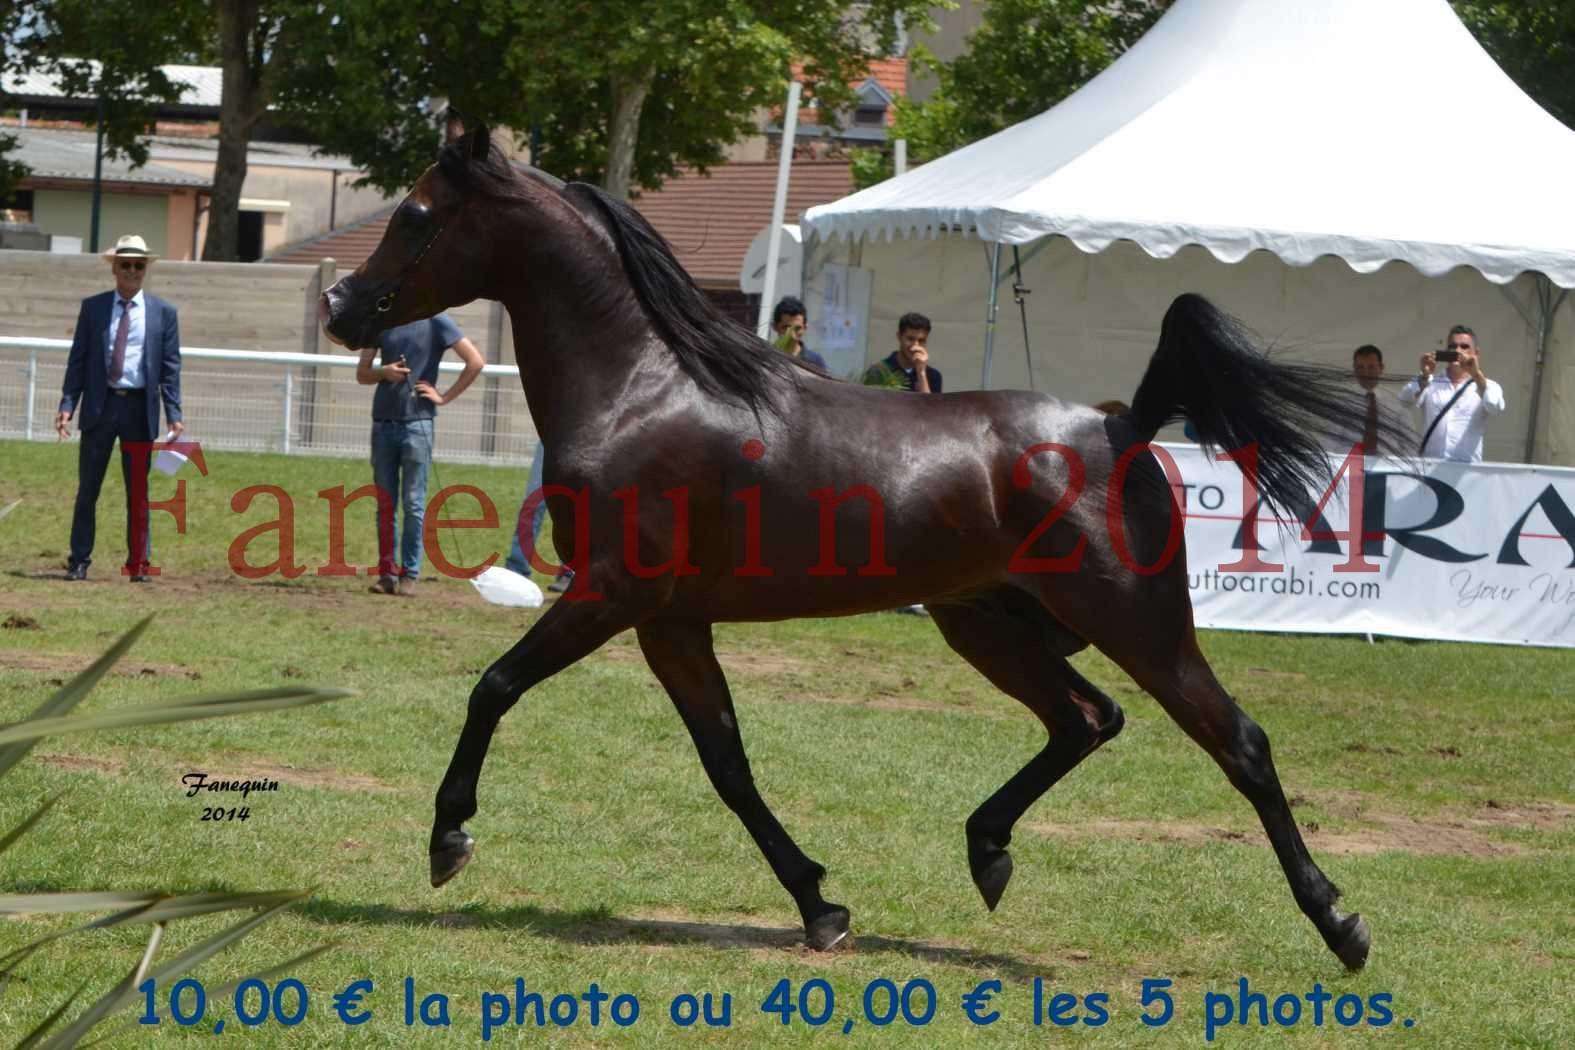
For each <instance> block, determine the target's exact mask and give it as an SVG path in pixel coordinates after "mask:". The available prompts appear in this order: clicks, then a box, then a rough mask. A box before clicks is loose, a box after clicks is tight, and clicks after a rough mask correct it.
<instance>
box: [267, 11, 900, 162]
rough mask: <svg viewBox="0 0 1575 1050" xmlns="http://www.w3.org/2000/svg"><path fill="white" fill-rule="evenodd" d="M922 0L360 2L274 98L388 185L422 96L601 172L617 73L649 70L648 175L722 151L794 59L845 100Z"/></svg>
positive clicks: (553, 156)
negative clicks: (851, 2)
mask: <svg viewBox="0 0 1575 1050" xmlns="http://www.w3.org/2000/svg"><path fill="white" fill-rule="evenodd" d="M456 8H458V9H460V10H461V11H463V14H461V13H458V12H457V11H456ZM925 10H926V5H923V4H920V3H918V2H916V0H881V2H879V3H872V4H868V5H861V6H860V7H859V8H858V9H857V11H858V13H859V14H860V17H857V18H855V17H850V12H849V8H848V6H847V5H846V4H844V3H842V2H840V0H806V2H803V3H799V4H795V5H791V6H790V7H786V8H785V7H782V6H781V5H777V4H771V3H766V2H764V0H724V2H720V3H718V2H716V0H619V2H608V3H597V4H594V5H589V4H560V3H551V2H548V0H462V2H461V3H460V4H457V5H445V6H442V7H431V8H423V7H416V8H411V7H409V6H408V5H405V4H402V3H398V2H395V0H360V2H358V3H353V4H345V5H340V6H339V8H338V17H337V18H336V19H335V22H334V24H333V25H332V26H331V27H329V28H328V29H327V30H326V31H325V32H324V33H323V34H322V35H321V36H320V37H318V38H317V39H315V40H311V41H307V42H305V43H304V45H303V47H304V50H303V52H302V54H301V55H300V56H298V58H299V62H298V65H299V71H298V75H296V76H292V77H291V78H290V79H289V80H288V81H285V82H281V85H280V88H281V94H280V96H279V101H280V103H281V106H282V107H283V108H284V109H285V111H287V112H289V113H292V114H295V115H297V116H298V117H299V118H300V119H301V120H302V121H303V122H304V123H306V124H307V125H308V126H310V127H311V128H312V130H313V132H314V134H315V135H316V136H317V137H318V138H319V140H320V141H321V142H322V143H323V144H324V145H325V146H326V147H327V148H329V149H331V150H334V151H336V152H340V153H343V154H345V155H347V156H349V157H350V158H351V159H353V160H354V161H355V162H356V163H357V164H359V165H362V166H364V167H365V168H366V169H367V171H368V172H369V181H370V182H371V183H373V184H374V185H376V186H378V187H380V188H382V189H385V190H390V191H392V190H395V189H399V188H402V187H405V186H408V185H409V184H410V182H411V181H413V180H414V178H415V177H416V176H417V175H419V174H420V172H421V171H422V170H423V169H424V168H425V167H426V166H427V164H429V163H430V162H431V156H432V150H433V146H434V134H433V132H432V128H431V124H430V122H428V121H426V120H425V118H424V117H423V116H422V101H423V100H424V99H429V98H436V99H447V100H450V101H451V102H452V103H453V104H454V106H455V107H456V108H457V109H458V110H459V111H460V112H461V113H462V114H464V115H465V116H466V117H468V118H471V119H475V120H481V121H485V122H487V123H489V124H492V125H494V126H506V127H510V128H513V129H515V131H516V132H517V133H518V134H520V135H521V136H522V137H528V136H529V135H530V133H531V131H532V130H534V131H535V132H537V134H538V138H539V142H540V145H541V149H540V151H539V153H538V154H537V157H536V160H537V163H538V165H539V166H540V167H542V168H545V169H546V170H548V171H551V172H553V173H554V174H556V175H559V176H562V177H564V178H576V179H584V180H587V181H599V180H600V179H601V176H602V174H603V172H604V170H605V167H606V164H607V151H608V141H609V135H610V130H611V125H612V115H613V107H614V102H615V95H616V87H617V86H618V85H620V84H625V83H632V82H640V81H642V79H643V78H647V77H648V78H649V82H650V93H649V96H648V97H647V98H646V99H645V102H644V105H643V107H642V109H641V113H640V119H639V130H638V134H637V139H636V144H635V152H634V163H633V181H634V182H635V183H637V184H639V185H641V186H644V187H647V188H655V187H657V186H659V185H660V184H661V182H662V180H663V179H665V178H667V177H668V176H670V175H671V174H673V172H674V171H676V170H677V168H678V167H679V166H681V165H693V166H697V167H700V168H704V167H706V166H709V165H713V164H716V163H719V162H720V161H721V160H722V158H723V156H724V154H725V150H726V147H727V146H728V145H729V144H730V143H731V142H733V141H735V140H736V139H737V138H739V137H740V136H742V135H744V134H745V133H747V132H748V131H750V130H751V128H752V120H753V117H754V115H755V114H756V113H757V112H758V111H759V110H760V109H761V108H762V107H767V106H772V105H778V104H780V102H781V100H782V98H783V97H784V95H785V94H786V91H787V82H788V74H789V67H790V63H791V62H793V61H795V60H797V61H800V62H802V64H803V69H804V77H805V79H806V82H807V83H808V84H809V86H810V87H811V90H812V91H813V93H814V94H815V96H816V97H817V98H818V99H819V100H820V104H821V106H822V110H823V111H826V110H835V109H836V108H838V107H840V106H845V105H847V104H849V103H850V102H851V101H852V94H851V89H850V88H849V86H848V82H849V81H856V80H858V79H859V78H860V77H861V75H862V71H863V69H864V68H865V63H866V62H867V61H868V58H869V55H870V48H871V46H872V45H874V46H875V47H877V48H878V47H880V46H881V45H882V44H883V43H884V44H885V45H886V46H890V45H891V43H892V36H893V29H894V26H895V19H894V16H895V15H896V14H898V13H901V14H903V15H904V16H905V17H906V18H907V20H908V24H909V25H915V24H923V23H924V21H925V19H926V17H927V16H926V15H925V13H924V12H925Z"/></svg>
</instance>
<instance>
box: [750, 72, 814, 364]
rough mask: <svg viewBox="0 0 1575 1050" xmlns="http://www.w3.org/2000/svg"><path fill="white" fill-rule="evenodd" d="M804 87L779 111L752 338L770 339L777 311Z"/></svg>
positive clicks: (794, 89)
mask: <svg viewBox="0 0 1575 1050" xmlns="http://www.w3.org/2000/svg"><path fill="white" fill-rule="evenodd" d="M802 90H804V85H802V84H800V83H799V82H798V81H796V80H795V81H793V82H792V83H791V84H789V85H788V97H787V105H786V106H784V107H783V109H782V148H781V151H780V153H779V155H778V157H777V195H776V197H775V198H773V199H772V203H771V233H770V234H769V235H767V237H766V283H765V287H764V288H762V289H761V292H760V313H759V314H758V315H757V318H756V322H755V334H756V335H758V336H760V338H762V339H770V338H771V311H772V310H774V309H775V308H776V305H777V304H776V294H777V268H778V267H779V266H781V265H782V259H781V256H780V253H781V251H782V217H783V214H782V213H783V212H784V211H785V210H786V209H787V193H788V172H789V171H790V169H791V168H792V167H793V136H794V134H795V133H796V132H797V131H798V96H799V92H800V91H802Z"/></svg>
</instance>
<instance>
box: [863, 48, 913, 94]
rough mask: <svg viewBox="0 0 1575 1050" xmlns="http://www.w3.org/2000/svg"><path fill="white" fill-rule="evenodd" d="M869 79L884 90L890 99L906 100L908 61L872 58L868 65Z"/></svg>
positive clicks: (902, 58)
mask: <svg viewBox="0 0 1575 1050" xmlns="http://www.w3.org/2000/svg"><path fill="white" fill-rule="evenodd" d="M869 71H870V78H871V79H872V80H874V81H875V82H876V83H877V84H879V85H880V86H881V87H882V88H884V89H885V91H886V94H888V95H890V96H891V97H892V98H906V97H907V95H908V60H907V58H905V57H899V58H872V59H870V64H869Z"/></svg>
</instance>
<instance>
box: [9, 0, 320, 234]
mask: <svg viewBox="0 0 1575 1050" xmlns="http://www.w3.org/2000/svg"><path fill="white" fill-rule="evenodd" d="M16 8H17V11H18V13H17V15H16V16H15V17H16V20H17V23H18V28H20V29H21V32H20V33H15V34H13V35H12V37H11V40H12V45H13V47H14V49H15V51H16V64H17V66H18V67H19V68H22V69H37V70H43V71H45V72H48V73H51V74H53V75H54V76H56V77H57V78H58V80H59V83H60V85H61V87H62V88H63V89H64V91H65V92H66V93H67V94H69V95H74V96H78V97H97V98H100V99H102V100H103V116H102V119H103V121H104V125H105V128H106V144H107V148H106V152H107V153H108V154H109V155H110V156H117V155H122V154H123V155H125V156H128V157H130V158H131V160H132V162H133V163H134V164H138V165H140V164H145V163H146V162H147V154H148V150H147V145H146V143H145V142H142V141H141V140H140V139H139V136H141V135H143V134H144V133H145V132H146V130H147V128H148V127H149V126H151V125H152V123H153V117H154V114H155V111H156V109H157V107H158V106H159V105H160V104H165V103H171V102H176V101H179V99H180V95H181V91H182V90H183V89H182V88H181V87H179V86H177V85H175V84H173V83H171V82H170V80H169V78H168V77H167V76H166V75H165V74H164V73H163V71H162V70H161V68H160V67H161V66H164V65H168V64H172V63H178V62H181V61H183V60H186V59H190V58H192V57H195V56H211V55H215V54H216V55H217V56H218V59H219V62H220V65H221V67H222V69H223V83H224V88H223V95H222V98H221V101H220V107H219V108H220V116H219V148H218V155H217V157H216V160H215V164H214V171H213V201H212V204H211V206H210V208H209V212H208V235H207V238H206V240H204V242H203V248H202V257H203V258H204V259H219V260H233V259H234V258H235V256H236V249H237V243H238V232H239V222H240V199H241V185H242V183H244V182H245V180H246V152H247V147H248V145H249V143H250V141H251V135H252V131H253V130H254V129H255V128H256V126H257V123H258V121H260V120H261V119H262V117H263V116H264V114H265V113H267V111H268V104H269V102H270V100H271V98H272V95H273V92H274V85H275V83H276V82H277V80H278V79H279V78H280V77H282V76H283V75H285V74H284V72H283V70H282V69H281V68H280V67H284V66H288V65H289V64H290V63H291V62H293V61H294V60H295V57H296V55H297V54H298V49H297V44H298V42H299V41H300V40H301V39H302V38H306V37H310V36H311V35H312V33H313V32H314V31H315V30H316V28H317V27H318V26H320V25H322V24H324V23H326V21H327V20H328V18H329V17H330V16H329V15H328V14H327V13H326V11H324V10H323V9H322V8H321V7H320V5H318V4H315V3H312V2H310V0H214V2H213V3H211V4H210V3H207V2H205V0H160V2H158V3H141V4H114V3H108V4H106V3H103V2H102V0H21V2H20V3H18V4H17V5H16Z"/></svg>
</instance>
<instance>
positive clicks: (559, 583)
mask: <svg viewBox="0 0 1575 1050" xmlns="http://www.w3.org/2000/svg"><path fill="white" fill-rule="evenodd" d="M573 586H574V573H572V572H565V573H561V574H559V575H558V576H557V577H555V578H554V579H553V581H552V582H551V583H549V584H547V591H548V592H549V593H551V594H562V593H563V592H564V591H566V590H568V589H569V588H570V587H573Z"/></svg>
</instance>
